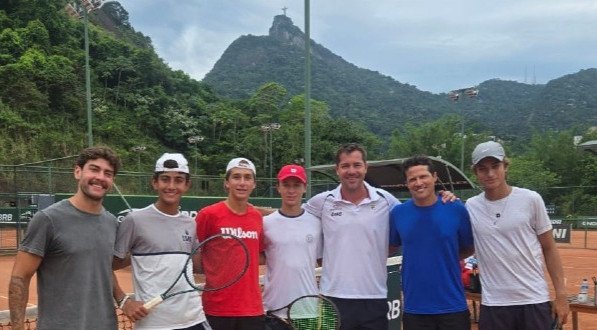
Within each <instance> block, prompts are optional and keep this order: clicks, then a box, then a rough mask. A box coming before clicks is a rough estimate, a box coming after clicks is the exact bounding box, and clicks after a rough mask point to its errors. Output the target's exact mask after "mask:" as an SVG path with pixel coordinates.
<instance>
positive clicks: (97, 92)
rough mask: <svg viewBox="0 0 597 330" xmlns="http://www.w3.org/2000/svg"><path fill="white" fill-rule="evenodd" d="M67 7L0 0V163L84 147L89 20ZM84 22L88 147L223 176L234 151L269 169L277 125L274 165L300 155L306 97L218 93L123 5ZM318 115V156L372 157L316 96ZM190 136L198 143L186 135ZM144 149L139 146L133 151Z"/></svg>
mask: <svg viewBox="0 0 597 330" xmlns="http://www.w3.org/2000/svg"><path fill="white" fill-rule="evenodd" d="M67 4H68V1H66V0H51V1H45V0H43V1H42V0H20V1H18V0H14V1H3V2H0V29H1V32H0V86H1V88H0V110H1V111H0V164H18V163H24V162H32V161H38V160H43V159H49V158H57V157H63V156H66V155H71V154H75V153H77V152H78V151H79V150H80V149H81V148H82V147H84V146H86V144H87V139H86V135H85V134H86V129H87V128H86V127H87V115H86V110H85V109H86V108H85V74H84V73H85V68H84V64H85V52H84V38H83V36H84V34H83V31H84V26H83V20H81V19H80V18H78V17H76V16H75V17H73V16H70V15H68V14H67V11H66V10H65V6H66V5H67ZM89 18H90V24H89V42H90V54H89V55H90V65H91V90H92V123H93V137H94V142H95V144H107V145H110V146H112V147H114V148H115V149H117V150H118V152H119V153H120V155H121V156H122V158H123V160H124V165H125V166H124V169H125V170H127V169H128V170H137V169H138V168H137V166H136V165H137V163H139V164H141V166H140V167H141V168H140V169H141V170H149V171H150V170H151V168H152V164H153V162H154V161H155V157H156V155H159V154H160V153H161V152H165V151H169V150H173V151H174V150H175V151H179V152H184V153H186V154H187V155H188V157H189V158H190V159H191V160H195V162H196V163H199V164H200V166H199V173H205V174H219V173H221V170H222V168H224V166H225V164H226V162H227V161H228V160H229V159H230V158H231V157H233V156H247V157H250V158H252V159H254V160H255V162H256V163H257V164H258V165H259V166H260V167H261V168H264V169H265V168H266V167H265V166H266V165H265V164H264V163H265V162H266V157H265V156H266V152H267V145H264V143H263V142H264V138H265V137H266V136H264V132H262V131H261V130H260V128H261V126H262V125H263V124H266V123H271V122H283V125H282V127H281V129H280V130H279V132H276V133H274V134H273V135H272V136H271V137H272V138H273V140H274V142H276V144H275V146H274V148H275V150H273V154H274V155H275V158H276V159H275V162H272V163H273V164H275V166H278V164H281V163H282V162H290V161H294V160H295V159H299V158H302V157H303V156H302V155H303V147H302V145H303V140H304V138H303V135H302V132H303V128H302V127H303V122H304V120H303V117H302V111H303V110H302V109H303V108H304V107H303V106H302V105H303V104H304V100H303V99H302V97H300V96H294V95H287V93H286V90H285V89H284V88H283V87H282V86H278V85H275V84H264V86H263V88H261V89H259V90H257V91H255V92H254V93H252V94H251V95H249V96H248V97H247V98H245V99H244V100H237V101H229V100H225V99H221V98H219V97H216V96H215V95H214V93H213V92H212V91H211V89H210V88H209V87H208V86H207V85H206V84H204V83H203V82H199V81H196V80H194V79H191V78H190V77H189V76H188V75H187V74H185V73H184V72H182V71H173V70H171V69H170V68H169V67H168V66H167V65H166V64H165V63H164V61H163V60H162V59H160V58H159V56H158V55H157V54H156V53H155V51H154V49H153V47H152V45H151V40H150V39H149V38H147V37H145V36H143V35H142V34H141V33H139V32H136V31H135V30H134V28H133V27H131V25H130V23H129V21H128V13H127V12H126V10H125V9H124V8H123V7H122V6H121V5H120V4H119V3H118V2H108V3H106V4H105V5H104V6H102V7H101V8H99V9H97V10H94V11H91V12H90V13H89ZM290 98H291V99H290ZM289 99H290V102H289ZM282 106H283V107H282ZM313 112H314V118H315V119H317V124H315V126H314V131H316V132H315V133H314V141H317V142H318V147H317V148H315V150H314V153H313V161H314V162H327V161H328V160H329V159H331V155H332V154H333V150H334V148H335V147H336V146H337V145H338V144H339V143H341V142H343V141H346V140H345V139H348V140H351V141H360V142H362V143H364V144H366V145H368V146H369V147H370V148H371V150H372V153H373V154H375V150H376V146H377V149H379V146H380V145H381V143H380V140H379V139H378V138H377V137H376V136H374V135H373V134H372V133H370V132H368V131H367V130H366V129H365V128H364V127H363V126H362V125H360V124H357V123H353V122H348V121H346V120H343V119H333V118H331V117H330V116H329V114H328V113H327V106H326V105H325V104H322V103H317V102H316V103H314V106H313ZM318 125H322V126H318ZM322 127H337V131H330V130H328V129H323V128H322ZM347 132H348V133H347ZM197 136H201V137H203V140H202V141H201V142H195V143H192V142H189V138H191V137H197ZM278 142H279V143H278ZM139 146H142V147H144V148H145V149H144V150H142V152H141V153H138V151H137V152H135V151H134V150H139V148H135V147H139ZM282 151H283V152H282Z"/></svg>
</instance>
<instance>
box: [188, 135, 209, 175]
mask: <svg viewBox="0 0 597 330" xmlns="http://www.w3.org/2000/svg"><path fill="white" fill-rule="evenodd" d="M204 139H205V137H203V136H201V135H193V136H190V137H189V138H188V139H187V141H188V142H189V143H190V144H194V145H195V174H198V173H199V167H198V166H197V162H198V159H199V142H201V141H203V140H204Z"/></svg>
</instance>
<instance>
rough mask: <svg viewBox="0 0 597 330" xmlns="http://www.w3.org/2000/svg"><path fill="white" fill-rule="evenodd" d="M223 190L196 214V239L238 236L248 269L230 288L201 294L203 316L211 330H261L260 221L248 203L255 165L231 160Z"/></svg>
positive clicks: (261, 245)
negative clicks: (218, 198) (246, 253)
mask: <svg viewBox="0 0 597 330" xmlns="http://www.w3.org/2000/svg"><path fill="white" fill-rule="evenodd" d="M224 188H225V189H226V191H227V192H228V197H227V198H226V200H224V201H222V202H218V203H216V204H213V205H210V206H207V207H205V208H203V209H201V210H200V211H199V212H198V213H197V218H196V219H195V220H196V222H197V236H198V237H199V240H200V241H201V240H204V239H206V238H208V237H210V236H213V235H216V234H233V235H235V236H238V237H240V238H241V239H242V240H243V242H244V243H245V245H246V246H247V249H248V250H249V268H248V269H247V272H246V273H245V274H244V275H243V276H242V277H241V279H240V280H239V281H238V282H237V283H235V284H233V285H231V286H230V287H228V288H225V289H222V290H218V291H210V292H203V294H202V299H203V306H204V308H205V314H206V315H207V319H208V320H209V323H210V324H211V326H212V327H213V329H214V330H253V329H256V330H257V329H259V330H262V329H263V326H264V323H263V322H264V317H263V303H262V299H261V289H260V287H259V253H260V252H261V251H262V250H263V219H262V217H261V213H259V212H258V211H257V210H256V209H255V208H254V207H253V206H252V205H251V204H249V197H250V196H251V192H253V189H255V165H253V163H252V162H251V161H250V160H248V159H246V158H234V159H232V160H231V161H230V162H229V163H228V166H226V179H225V181H224ZM203 266H204V267H205V268H209V267H210V262H209V260H206V259H203ZM206 273H208V271H206Z"/></svg>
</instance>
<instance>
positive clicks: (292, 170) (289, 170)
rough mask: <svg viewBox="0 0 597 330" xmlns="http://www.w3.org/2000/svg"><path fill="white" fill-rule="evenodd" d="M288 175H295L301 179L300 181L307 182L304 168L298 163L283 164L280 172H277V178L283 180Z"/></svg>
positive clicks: (288, 176)
mask: <svg viewBox="0 0 597 330" xmlns="http://www.w3.org/2000/svg"><path fill="white" fill-rule="evenodd" d="M290 177H295V178H297V179H299V180H301V182H302V183H307V174H306V173H305V169H304V168H303V167H302V166H300V165H284V166H283V167H282V168H281V169H280V172H278V180H280V181H284V180H286V179H288V178H290Z"/></svg>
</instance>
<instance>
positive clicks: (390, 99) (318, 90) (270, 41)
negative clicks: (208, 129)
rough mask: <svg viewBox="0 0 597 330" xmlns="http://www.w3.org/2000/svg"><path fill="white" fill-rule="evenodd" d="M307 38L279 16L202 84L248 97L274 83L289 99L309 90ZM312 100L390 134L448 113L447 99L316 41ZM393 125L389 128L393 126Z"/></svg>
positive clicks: (244, 40)
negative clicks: (405, 125)
mask: <svg viewBox="0 0 597 330" xmlns="http://www.w3.org/2000/svg"><path fill="white" fill-rule="evenodd" d="M304 47H305V45H304V34H303V33H302V32H301V31H300V30H299V28H298V27H296V26H295V25H294V24H293V23H292V20H291V19H290V18H289V17H287V16H284V15H278V16H275V17H274V22H273V25H272V27H271V28H270V30H269V35H268V36H252V35H247V36H241V37H240V38H238V39H237V40H235V41H234V42H233V43H232V44H231V45H230V46H229V47H228V49H226V51H225V52H224V54H223V55H222V57H221V58H220V59H219V60H218V61H217V63H216V64H215V66H214V68H213V69H212V70H211V71H210V72H209V73H208V74H207V75H206V76H205V78H204V79H203V82H205V83H207V84H208V85H210V86H212V87H213V89H214V91H215V92H216V93H217V94H219V95H222V96H224V97H229V98H246V97H248V96H249V95H251V94H252V93H253V92H254V91H255V90H256V89H257V88H258V87H259V86H260V85H262V84H264V83H266V82H270V81H274V82H277V83H279V84H281V85H283V86H284V87H286V88H287V89H288V91H289V93H290V94H292V95H296V94H300V93H302V92H303V90H304V65H305V58H304ZM311 50H312V66H311V67H312V74H311V76H312V85H311V86H312V87H311V90H312V92H311V95H312V98H314V99H317V100H322V101H325V102H326V103H328V105H329V106H330V108H331V114H332V115H333V116H336V117H346V118H351V119H355V120H357V121H361V122H363V123H365V124H366V125H367V126H368V127H369V128H370V129H371V130H372V131H373V132H374V133H377V134H380V135H382V136H383V135H385V136H387V135H389V134H390V133H391V131H392V129H393V128H394V127H396V126H400V125H402V123H405V122H416V121H424V120H432V119H437V118H439V117H441V115H443V114H445V111H446V110H447V109H448V107H449V104H448V102H447V101H446V100H445V99H442V98H441V97H439V96H437V95H434V94H432V93H429V92H423V91H420V90H418V89H417V88H416V87H414V86H412V85H408V84H403V83H400V82H398V81H396V80H394V79H393V78H391V77H389V76H384V75H382V74H380V73H379V72H376V71H371V70H367V69H363V68H359V67H357V66H355V65H353V64H351V63H349V62H347V61H346V60H344V59H343V58H342V57H340V56H338V55H335V54H334V53H332V52H331V51H330V50H328V49H326V48H325V47H323V46H322V45H319V44H317V43H316V42H312V47H311ZM388 124H390V125H388Z"/></svg>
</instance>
